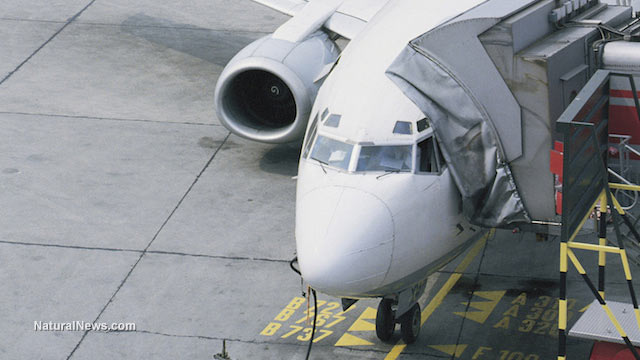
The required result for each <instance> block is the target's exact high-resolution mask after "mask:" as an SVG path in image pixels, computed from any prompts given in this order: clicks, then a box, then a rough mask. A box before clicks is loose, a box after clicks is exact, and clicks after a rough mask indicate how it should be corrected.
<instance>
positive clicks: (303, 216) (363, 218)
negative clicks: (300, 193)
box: [296, 186, 394, 297]
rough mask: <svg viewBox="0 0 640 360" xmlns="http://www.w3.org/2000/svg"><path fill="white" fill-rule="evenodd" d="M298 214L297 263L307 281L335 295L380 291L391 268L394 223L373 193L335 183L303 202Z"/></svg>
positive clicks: (382, 203) (308, 195)
mask: <svg viewBox="0 0 640 360" xmlns="http://www.w3.org/2000/svg"><path fill="white" fill-rule="evenodd" d="M296 208H297V214H296V243H297V251H298V262H299V264H300V270H301V272H302V276H303V277H304V279H305V281H307V282H308V283H309V284H310V285H311V286H312V287H313V288H315V289H317V290H319V291H321V292H323V293H325V294H329V295H334V296H342V297H347V296H357V295H364V294H368V293H369V292H370V291H372V290H375V289H377V288H378V287H380V286H381V285H382V282H383V280H384V278H385V276H386V274H387V272H388V270H389V266H390V264H391V255H392V251H393V240H394V224H393V218H392V215H391V212H390V211H389V208H388V207H387V206H386V205H385V203H384V202H383V201H382V200H380V199H379V198H377V197H375V196H374V195H372V194H370V193H367V192H364V191H361V190H357V189H353V188H344V187H338V186H330V187H324V188H319V189H316V190H314V191H312V192H310V193H308V194H306V195H305V196H304V197H303V198H302V199H300V200H299V202H298V205H297V207H296Z"/></svg>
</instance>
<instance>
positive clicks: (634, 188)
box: [609, 183, 640, 191]
mask: <svg viewBox="0 0 640 360" xmlns="http://www.w3.org/2000/svg"><path fill="white" fill-rule="evenodd" d="M609 187H610V188H612V189H620V190H630V191H640V186H638V185H627V184H617V183H609Z"/></svg>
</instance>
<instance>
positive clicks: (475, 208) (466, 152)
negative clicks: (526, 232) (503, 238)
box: [386, 37, 531, 227]
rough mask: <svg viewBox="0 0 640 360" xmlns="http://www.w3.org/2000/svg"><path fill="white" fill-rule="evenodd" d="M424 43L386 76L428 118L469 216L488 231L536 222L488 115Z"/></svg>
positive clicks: (411, 48) (410, 49) (403, 55)
mask: <svg viewBox="0 0 640 360" xmlns="http://www.w3.org/2000/svg"><path fill="white" fill-rule="evenodd" d="M420 40H421V38H420V37H418V38H417V39H415V40H413V41H412V42H411V43H410V44H409V45H408V46H407V47H406V48H405V49H404V50H403V52H402V53H401V54H400V55H399V56H398V58H397V59H396V60H395V61H394V62H393V63H392V65H391V66H390V67H389V69H388V70H387V72H386V73H387V76H388V77H389V78H390V79H391V80H392V81H393V82H394V83H395V84H396V85H397V86H398V87H399V88H400V89H401V90H402V92H403V93H404V94H405V95H406V96H407V97H409V99H411V101H413V102H414V103H415V104H416V105H417V106H418V107H419V108H420V109H421V110H422V112H423V113H424V114H425V115H426V116H427V117H428V119H429V121H430V123H431V126H432V127H433V129H434V132H435V134H436V136H437V138H438V140H439V142H440V146H441V149H442V152H443V155H444V158H445V160H446V161H447V163H448V165H449V169H450V171H451V174H452V177H453V179H454V181H455V183H456V185H457V186H458V188H459V190H460V193H461V194H462V200H463V212H464V215H465V216H466V217H467V219H469V221H471V222H472V223H473V224H476V225H480V226H487V227H504V226H507V225H509V224H512V223H516V222H530V221H531V220H530V217H529V215H528V213H527V211H526V209H525V207H524V205H523V203H522V201H521V198H520V195H519V193H518V189H517V187H516V183H515V181H514V179H513V176H512V174H511V171H510V168H509V165H508V163H507V162H506V161H505V155H504V152H503V150H502V146H501V143H500V138H499V136H498V134H497V132H496V129H495V128H494V127H493V125H492V124H493V123H492V122H491V121H490V119H489V116H488V115H487V112H486V111H485V109H484V108H483V106H482V105H481V104H480V103H479V102H478V101H477V100H476V97H474V96H473V94H472V93H471V92H470V91H469V90H468V89H467V88H466V87H465V86H464V83H463V82H462V81H461V80H459V79H457V77H456V74H455V73H454V72H452V71H451V70H450V69H447V68H446V67H445V66H444V65H442V64H440V63H439V62H438V61H437V60H436V59H435V58H434V57H432V56H430V55H429V52H428V51H427V49H424V48H421V41H420ZM471 66H472V65H471ZM518 135H519V134H518Z"/></svg>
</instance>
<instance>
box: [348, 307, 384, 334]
mask: <svg viewBox="0 0 640 360" xmlns="http://www.w3.org/2000/svg"><path fill="white" fill-rule="evenodd" d="M376 313H377V311H376V309H374V308H372V307H367V308H366V309H365V310H364V311H363V312H362V314H361V315H360V317H359V318H358V320H356V321H355V322H354V323H353V325H351V327H350V328H349V330H347V331H376V324H375V323H372V322H370V321H367V320H375V319H376Z"/></svg>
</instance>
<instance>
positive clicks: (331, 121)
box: [324, 114, 341, 128]
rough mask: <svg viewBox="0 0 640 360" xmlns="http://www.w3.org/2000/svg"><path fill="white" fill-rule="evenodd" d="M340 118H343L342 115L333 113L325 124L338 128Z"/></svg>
mask: <svg viewBox="0 0 640 360" xmlns="http://www.w3.org/2000/svg"><path fill="white" fill-rule="evenodd" d="M340 118H341V116H340V115H336V114H333V115H331V116H329V118H327V120H325V122H324V126H328V127H333V128H337V127H338V126H340Z"/></svg>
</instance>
